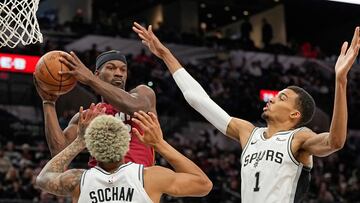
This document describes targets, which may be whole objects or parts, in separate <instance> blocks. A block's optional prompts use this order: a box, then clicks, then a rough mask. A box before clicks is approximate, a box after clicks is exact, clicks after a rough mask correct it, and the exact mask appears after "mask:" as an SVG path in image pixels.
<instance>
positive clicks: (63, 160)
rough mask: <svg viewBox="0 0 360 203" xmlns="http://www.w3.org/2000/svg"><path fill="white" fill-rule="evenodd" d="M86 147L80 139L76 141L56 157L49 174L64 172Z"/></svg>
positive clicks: (48, 168) (47, 169)
mask: <svg viewBox="0 0 360 203" xmlns="http://www.w3.org/2000/svg"><path fill="white" fill-rule="evenodd" d="M84 147H85V144H84V142H83V141H81V140H80V139H78V138H77V139H75V140H74V142H72V143H71V144H70V145H69V146H68V147H66V148H65V149H64V150H63V151H62V152H60V153H59V154H58V155H57V156H56V157H54V158H53V159H52V160H51V161H50V163H49V164H48V167H47V168H46V171H47V172H59V173H61V172H64V170H65V168H66V167H68V166H69V164H70V162H71V161H72V160H73V159H74V158H75V156H76V155H77V154H79V153H80V152H81V151H82V150H83V149H84Z"/></svg>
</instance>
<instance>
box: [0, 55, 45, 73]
mask: <svg viewBox="0 0 360 203" xmlns="http://www.w3.org/2000/svg"><path fill="white" fill-rule="evenodd" d="M39 59H40V57H39V56H27V55H19V54H3V53H0V71H7V72H16V73H29V74H31V73H33V72H34V71H35V66H36V63H37V62H38V61H39Z"/></svg>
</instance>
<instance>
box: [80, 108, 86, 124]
mask: <svg viewBox="0 0 360 203" xmlns="http://www.w3.org/2000/svg"><path fill="white" fill-rule="evenodd" d="M79 118H80V120H81V121H83V120H84V119H85V115H84V108H83V107H82V106H80V109H79Z"/></svg>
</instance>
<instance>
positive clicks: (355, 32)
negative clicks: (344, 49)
mask: <svg viewBox="0 0 360 203" xmlns="http://www.w3.org/2000/svg"><path fill="white" fill-rule="evenodd" d="M358 40H359V27H356V28H355V31H354V36H353V38H352V40H351V45H350V47H352V48H355V47H356V42H357V41H358Z"/></svg>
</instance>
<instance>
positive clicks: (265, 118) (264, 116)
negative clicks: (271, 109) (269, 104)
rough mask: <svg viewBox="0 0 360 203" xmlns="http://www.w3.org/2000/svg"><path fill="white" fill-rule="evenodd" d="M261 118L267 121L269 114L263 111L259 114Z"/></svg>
mask: <svg viewBox="0 0 360 203" xmlns="http://www.w3.org/2000/svg"><path fill="white" fill-rule="evenodd" d="M261 118H262V119H264V120H265V121H267V120H268V119H269V116H268V115H267V114H266V113H265V112H263V113H262V114H261Z"/></svg>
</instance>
